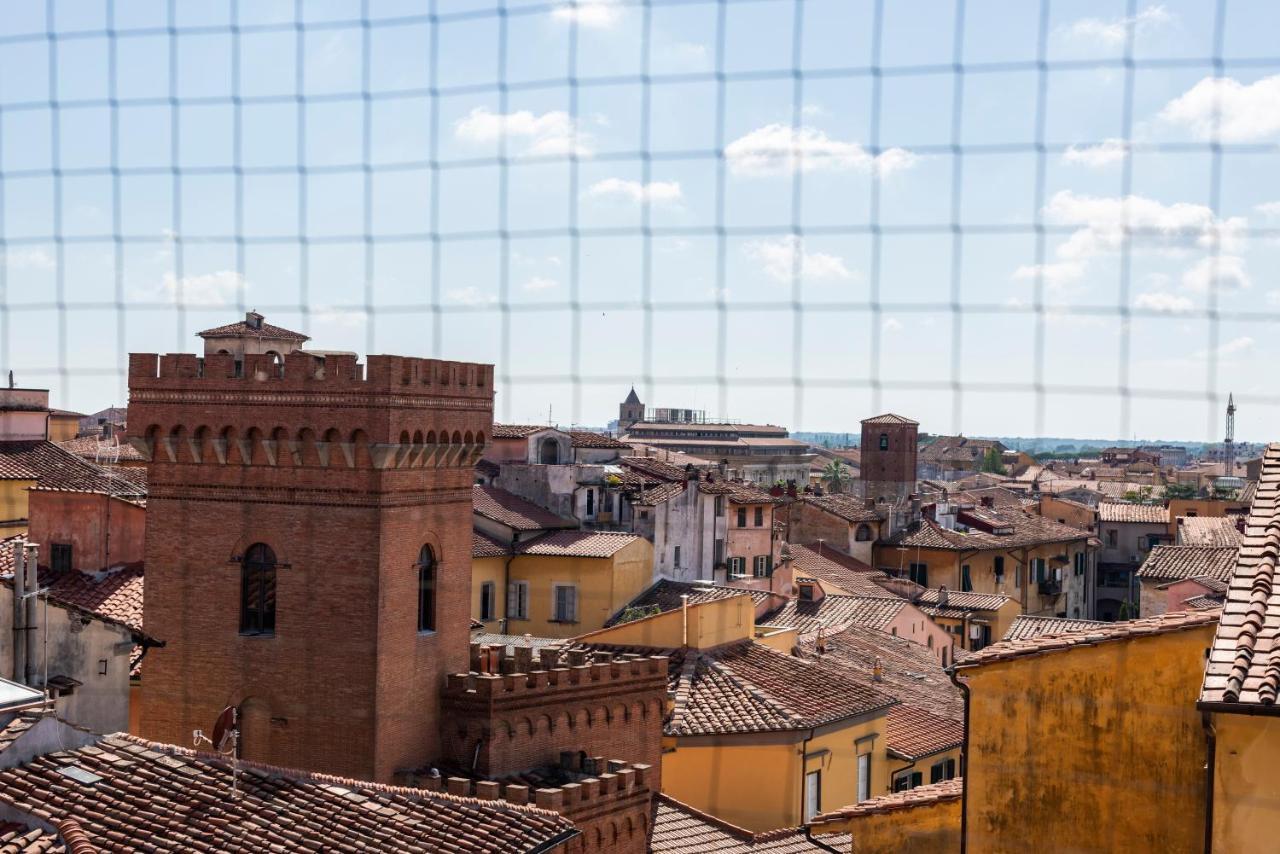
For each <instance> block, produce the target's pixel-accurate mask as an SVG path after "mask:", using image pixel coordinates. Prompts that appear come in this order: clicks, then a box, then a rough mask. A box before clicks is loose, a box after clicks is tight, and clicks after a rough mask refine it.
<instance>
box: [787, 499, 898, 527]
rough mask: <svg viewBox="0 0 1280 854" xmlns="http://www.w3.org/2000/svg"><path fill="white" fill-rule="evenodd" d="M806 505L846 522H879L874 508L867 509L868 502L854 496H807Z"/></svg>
mask: <svg viewBox="0 0 1280 854" xmlns="http://www.w3.org/2000/svg"><path fill="white" fill-rule="evenodd" d="M801 500H802V501H804V503H805V504H811V505H813V506H814V507H818V508H820V509H822V510H825V511H826V512H828V513H830V514H831V515H833V516H838V517H839V518H841V519H844V520H845V521H846V522H878V521H880V516H879V514H877V513H876V511H875V509H874V508H869V507H867V503H866V501H864V500H863V499H861V498H855V497H854V496H852V495H806V496H805V497H804V498H803V499H801Z"/></svg>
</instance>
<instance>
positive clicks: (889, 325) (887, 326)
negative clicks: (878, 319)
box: [880, 317, 902, 332]
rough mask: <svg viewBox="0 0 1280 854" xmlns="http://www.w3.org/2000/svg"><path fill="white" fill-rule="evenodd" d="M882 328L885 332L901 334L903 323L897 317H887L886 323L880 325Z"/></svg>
mask: <svg viewBox="0 0 1280 854" xmlns="http://www.w3.org/2000/svg"><path fill="white" fill-rule="evenodd" d="M880 328H881V329H883V330H884V331H885V332H901V331H902V321H901V320H898V319H897V318H896V317H886V318H885V319H884V323H882V324H880Z"/></svg>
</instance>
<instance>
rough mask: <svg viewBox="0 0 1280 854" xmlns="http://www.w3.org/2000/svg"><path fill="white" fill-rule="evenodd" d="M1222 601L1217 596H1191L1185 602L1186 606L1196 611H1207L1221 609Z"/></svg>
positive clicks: (1222, 599)
mask: <svg viewBox="0 0 1280 854" xmlns="http://www.w3.org/2000/svg"><path fill="white" fill-rule="evenodd" d="M1224 601H1225V600H1224V598H1223V597H1222V596H1220V595H1217V594H1210V595H1205V596H1192V597H1191V598H1190V599H1187V600H1186V606H1187V607H1188V608H1195V609H1196V610H1197V611H1207V610H1209V609H1210V608H1221V607H1222V605H1223V602H1224Z"/></svg>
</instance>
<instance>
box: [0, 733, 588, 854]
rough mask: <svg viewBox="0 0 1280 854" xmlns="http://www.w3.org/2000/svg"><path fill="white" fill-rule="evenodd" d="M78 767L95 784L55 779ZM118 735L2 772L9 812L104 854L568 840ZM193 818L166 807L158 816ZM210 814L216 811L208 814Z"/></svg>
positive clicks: (404, 797) (340, 781)
mask: <svg viewBox="0 0 1280 854" xmlns="http://www.w3.org/2000/svg"><path fill="white" fill-rule="evenodd" d="M70 765H74V766H77V767H79V768H80V769H82V770H83V771H86V772H89V773H90V774H93V775H96V776H98V777H100V778H101V781H100V782H97V783H83V782H79V781H77V780H75V779H74V778H71V777H68V776H66V775H65V774H63V773H61V771H60V769H63V768H66V767H68V766H70ZM239 769H240V770H239V773H238V785H239V795H238V797H235V798H233V797H231V768H230V766H229V765H228V763H227V762H226V760H225V759H224V758H222V757H220V756H214V755H212V754H204V753H196V752H193V751H191V750H188V749H185V748H181V747H175V746H173V745H165V744H156V743H153V742H148V741H144V740H142V739H140V738H135V737H133V736H129V735H124V734H122V733H117V734H115V735H109V736H105V737H104V738H102V739H101V740H100V741H98V742H97V743H96V744H95V745H91V746H86V747H81V748H79V749H75V750H65V751H60V752H58V753H51V754H47V755H44V756H38V757H36V758H34V759H32V760H31V761H29V762H27V763H26V764H24V765H19V766H17V767H13V768H6V769H3V770H0V792H2V793H3V796H4V798H5V799H7V800H8V801H9V802H10V803H11V804H12V807H13V808H14V809H17V810H20V811H22V812H25V813H34V814H38V815H41V816H47V819H48V820H49V821H51V822H57V821H60V820H63V819H75V820H76V821H77V822H78V823H79V824H80V825H81V827H82V828H83V829H84V831H85V832H86V833H87V834H88V836H89V839H90V840H93V841H94V842H95V843H96V844H99V845H101V846H102V848H103V850H104V851H108V850H109V851H121V850H131V848H132V846H131V843H132V842H133V841H136V840H144V839H145V840H146V843H147V848H148V850H187V849H190V848H191V847H192V846H191V841H192V840H195V839H198V840H201V843H202V846H201V848H202V850H209V851H230V850H261V851H268V850H281V851H284V850H304V849H305V850H311V849H316V850H319V849H320V848H321V847H323V848H324V849H326V850H336V851H355V850H370V851H395V852H436V851H459V852H462V851H474V852H480V851H531V850H535V849H537V848H538V847H539V846H541V845H543V844H544V843H548V842H551V841H553V840H555V839H557V838H558V837H563V836H565V835H568V834H572V833H574V828H573V825H572V824H571V823H570V822H569V820H568V819H566V818H563V817H562V816H559V815H557V814H555V813H553V812H550V811H546V810H541V809H536V808H533V807H528V806H515V805H513V804H510V803H507V802H506V801H502V800H480V799H476V798H464V797H457V796H453V795H448V794H442V793H438V792H428V791H425V790H421V789H411V788H404V787H396V786H385V785H379V784H376V783H366V782H360V781H355V780H348V779H344V778H341V777H333V776H329V775H323V774H311V773H307V772H303V771H296V770H290V769H282V768H275V767H272V766H267V765H260V764H258V763H254V762H246V761H243V760H241V761H240V763H239ZM164 804H168V805H170V806H172V805H188V807H199V808H164V807H163V806H162V805H164ZM205 806H208V807H216V808H208V809H206V808H204V807H205Z"/></svg>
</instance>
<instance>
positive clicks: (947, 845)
mask: <svg viewBox="0 0 1280 854" xmlns="http://www.w3.org/2000/svg"><path fill="white" fill-rule="evenodd" d="M821 833H823V834H828V833H848V834H849V835H850V836H852V837H853V845H852V847H851V849H850V850H851V852H852V854H951V852H956V851H959V850H960V799H959V798H951V799H950V800H945V801H937V802H934V803H929V804H924V805H922V806H918V807H912V808H911V809H896V810H886V811H884V812H878V813H871V814H870V815H860V816H855V817H853V818H850V819H849V820H848V821H847V822H845V823H844V824H824V825H822V827H821ZM818 839H822V836H818ZM1040 850H1046V849H1043V848H1042V849H1040Z"/></svg>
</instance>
